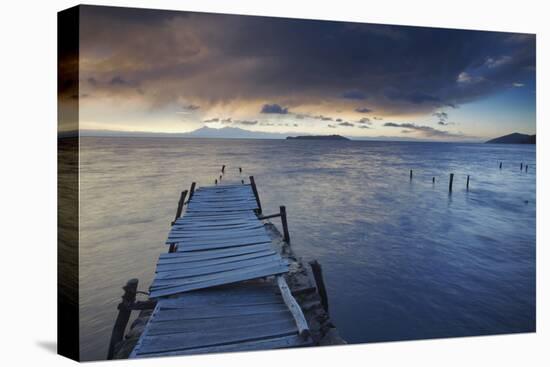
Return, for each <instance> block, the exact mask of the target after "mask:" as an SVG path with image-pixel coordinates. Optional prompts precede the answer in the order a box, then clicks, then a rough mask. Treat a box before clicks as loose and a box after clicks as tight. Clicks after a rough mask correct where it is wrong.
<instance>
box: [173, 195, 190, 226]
mask: <svg viewBox="0 0 550 367" xmlns="http://www.w3.org/2000/svg"><path fill="white" fill-rule="evenodd" d="M186 196H187V190H183V191H182V192H181V195H180V200H179V201H178V210H176V217H175V218H174V221H173V222H172V225H174V223H175V222H176V220H178V218H179V217H181V211H182V210H183V204H185V197H186Z"/></svg>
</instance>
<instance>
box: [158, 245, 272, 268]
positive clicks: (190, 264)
mask: <svg viewBox="0 0 550 367" xmlns="http://www.w3.org/2000/svg"><path fill="white" fill-rule="evenodd" d="M275 255H277V253H276V252H275V251H273V250H265V251H260V252H253V253H251V254H245V255H236V256H226V257H221V258H218V259H212V260H198V261H197V260H195V261H190V260H189V259H180V260H179V261H173V260H172V261H170V262H166V261H163V262H160V261H159V262H158V263H157V273H158V272H163V271H173V270H180V269H193V268H202V267H205V266H212V265H220V264H227V263H232V262H239V261H242V260H248V259H257V258H261V257H265V256H275Z"/></svg>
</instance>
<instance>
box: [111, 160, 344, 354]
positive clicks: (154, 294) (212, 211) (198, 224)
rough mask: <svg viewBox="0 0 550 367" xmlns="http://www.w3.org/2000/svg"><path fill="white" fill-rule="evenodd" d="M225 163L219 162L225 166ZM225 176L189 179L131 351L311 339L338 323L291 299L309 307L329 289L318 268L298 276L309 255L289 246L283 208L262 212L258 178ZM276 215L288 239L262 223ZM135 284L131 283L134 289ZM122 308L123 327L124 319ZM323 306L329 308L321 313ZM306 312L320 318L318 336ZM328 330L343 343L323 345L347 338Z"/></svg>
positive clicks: (297, 343)
mask: <svg viewBox="0 0 550 367" xmlns="http://www.w3.org/2000/svg"><path fill="white" fill-rule="evenodd" d="M226 171H228V172H229V168H227V167H226V166H223V168H222V174H225V172H226ZM240 172H242V170H241V169H240V168H239V173H240ZM220 181H221V180H220ZM226 181H228V180H227V179H226V178H225V177H224V185H215V186H206V187H204V186H203V187H199V188H198V189H196V190H195V185H194V184H193V185H192V187H191V189H190V194H189V200H188V201H187V202H185V197H186V195H187V191H184V192H183V193H182V196H181V197H180V201H179V203H178V209H177V214H176V218H175V220H174V221H173V222H172V227H171V230H170V233H169V234H168V238H167V240H166V244H167V245H168V246H169V251H168V252H167V253H164V254H161V255H160V257H159V259H158V262H157V267H156V276H155V279H154V281H153V283H152V284H151V286H150V289H149V300H148V301H147V302H150V304H152V305H154V308H153V309H152V312H151V311H150V312H149V313H148V314H147V321H146V323H145V324H144V325H143V327H142V329H141V330H140V332H139V337H138V338H137V343H135V346H134V347H133V348H132V351H131V353H130V355H129V357H130V358H143V357H157V356H170V355H186V354H199V353H215V352H233V351H246V350H261V349H276V348H289V347H302V346H310V345H315V344H319V341H320V340H321V339H323V337H325V334H327V330H329V329H331V327H332V329H333V326H332V325H331V324H330V320H329V318H328V313H327V310H326V309H325V310H321V311H319V310H317V311H315V310H314V309H309V310H307V312H306V314H307V317H306V315H304V312H303V310H302V306H301V305H300V303H299V302H298V301H297V299H296V298H295V295H300V297H299V298H301V299H302V301H303V300H305V299H308V302H309V305H310V306H311V305H312V304H315V305H317V304H318V305H319V307H321V306H323V307H324V303H326V290H324V285H323V289H322V290H321V292H319V291H318V286H317V284H316V283H315V279H316V277H312V276H305V277H304V275H303V274H305V273H307V272H303V274H302V278H300V277H299V276H296V274H298V273H297V269H300V267H301V266H302V267H303V264H302V263H300V262H299V261H297V260H296V258H295V257H294V256H293V253H292V251H291V250H290V238H289V237H290V235H289V233H288V226H287V223H286V210H285V208H284V207H281V208H280V213H278V214H274V215H269V216H262V215H261V204H260V198H259V195H258V190H257V188H256V185H255V181H254V178H253V177H250V183H249V184H243V183H242V182H240V178H239V183H236V184H226V183H225V182H226ZM185 205H187V207H186V210H185V213H183V215H182V212H183V209H184V206H185ZM274 217H281V219H282V222H283V231H284V238H283V237H282V236H280V234H279V233H278V231H277V230H276V229H275V227H274V226H273V227H272V228H271V227H269V226H268V225H266V223H264V221H266V220H267V219H269V218H274ZM279 238H280V241H279V242H280V245H279V246H277V245H275V244H276V243H277V240H278V239H279ZM274 241H275V242H274ZM300 270H301V271H303V269H300ZM291 274H294V275H291ZM289 276H290V279H291V280H292V282H291V286H289V284H287V280H286V279H287V278H288V277H289ZM304 279H305V280H304ZM312 279H313V281H312ZM136 286H137V282H136V284H134V283H132V288H133V289H134V290H135V287H136ZM308 293H309V296H308ZM312 293H313V295H312ZM319 293H323V294H324V298H325V300H322V299H321V298H320V297H319V296H318V294H319ZM304 296H305V298H304ZM312 297H313V298H312ZM134 298H135V297H134ZM128 299H132V295H127V294H125V296H123V300H128ZM127 303H128V301H126V303H125V304H127ZM316 307H317V306H316ZM319 307H317V308H319ZM126 308H127V309H132V306H131V305H130V306H127V307H126ZM314 308H315V307H314ZM327 308H328V307H327ZM119 309H120V307H119ZM123 311H124V310H121V311H120V312H119V317H120V316H121V314H124V316H123V319H124V320H125V321H123V322H122V323H124V325H123V327H122V330H123V331H122V334H123V333H124V329H125V327H126V325H125V322H126V323H127V321H128V317H127V315H126V314H127V313H128V312H123ZM312 312H313V313H312ZM323 313H324V314H326V316H323V317H319V314H323ZM312 315H315V319H314V318H313V316H312ZM308 319H310V322H314V323H315V328H314V329H315V330H313V335H312V330H310V326H309V324H308ZM319 320H322V322H319ZM117 324H120V322H119V321H118V320H117ZM117 328H118V329H117ZM120 328H121V326H120V325H118V326H117V327H115V330H113V338H114V340H111V346H110V352H109V354H110V356H109V357H110V358H113V357H114V354H115V349H117V348H115V345H116V344H117V343H119V344H120V342H121V336H120V335H121V331H120ZM130 334H131V332H130ZM333 334H334V331H333ZM336 334H337V333H336ZM331 337H332V338H333V339H334V340H336V341H337V342H334V343H326V341H325V344H341V343H343V340H341V339H340V338H339V337H335V336H334V335H332V336H331ZM118 349H120V347H119V348H118Z"/></svg>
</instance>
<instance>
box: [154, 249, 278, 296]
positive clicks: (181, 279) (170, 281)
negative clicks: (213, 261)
mask: <svg viewBox="0 0 550 367" xmlns="http://www.w3.org/2000/svg"><path fill="white" fill-rule="evenodd" d="M245 262H246V261H245ZM248 262H250V263H254V262H255V261H252V260H250V261H248ZM277 266H288V262H287V261H286V260H283V259H281V258H277V257H270V258H268V259H266V261H264V262H259V263H258V264H251V265H246V264H245V265H241V266H240V267H238V268H235V267H234V264H226V265H223V266H218V267H219V268H223V267H227V268H228V269H226V270H223V271H217V272H212V271H209V270H208V268H207V269H205V271H208V272H207V273H205V274H195V275H179V274H174V276H173V277H170V274H171V272H168V273H159V274H157V276H156V278H155V280H154V281H153V284H152V285H151V287H152V289H159V288H170V287H173V286H179V285H184V284H194V283H198V282H204V281H209V280H214V279H223V278H225V277H227V276H229V275H231V274H239V273H248V272H254V271H262V270H263V269H266V268H271V267H277ZM212 268H213V267H212ZM194 270H196V272H197V273H199V269H190V271H191V272H193V271H194ZM183 272H185V271H182V273H183Z"/></svg>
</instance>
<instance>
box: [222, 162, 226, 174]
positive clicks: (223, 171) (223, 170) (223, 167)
mask: <svg viewBox="0 0 550 367" xmlns="http://www.w3.org/2000/svg"><path fill="white" fill-rule="evenodd" d="M222 173H225V164H224V165H223V166H222Z"/></svg>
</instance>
